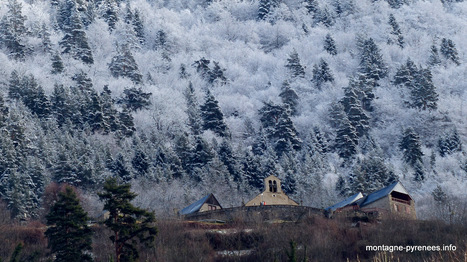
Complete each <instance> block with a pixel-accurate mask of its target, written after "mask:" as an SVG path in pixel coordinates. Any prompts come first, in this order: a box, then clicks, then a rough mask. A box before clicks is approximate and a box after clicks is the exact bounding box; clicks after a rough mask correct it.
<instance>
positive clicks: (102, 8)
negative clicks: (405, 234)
mask: <svg viewBox="0 0 467 262" xmlns="http://www.w3.org/2000/svg"><path fill="white" fill-rule="evenodd" d="M0 18H1V22H0V48H1V49H0V93H1V95H2V97H3V102H2V103H3V104H2V105H1V106H0V107H1V108H0V109H1V110H0V111H1V118H0V128H1V129H2V132H1V133H0V143H1V146H0V148H1V151H2V152H1V159H0V169H1V170H0V181H1V183H0V196H1V197H2V199H4V200H5V201H7V202H8V203H9V207H10V209H11V210H13V212H14V214H16V215H17V216H24V215H25V214H26V215H27V216H31V217H34V216H37V214H38V210H39V207H40V205H41V198H42V196H43V195H44V192H45V191H46V188H47V185H49V184H50V183H51V182H59V183H61V182H66V183H70V184H72V185H74V186H77V187H79V188H81V189H83V190H84V192H87V195H88V196H89V203H90V204H89V205H90V206H92V205H99V204H98V203H97V201H96V197H95V195H94V192H95V191H96V190H100V186H101V184H102V181H103V180H104V179H105V178H106V177H108V176H116V177H119V179H121V180H122V181H124V182H129V181H131V182H132V183H133V185H134V188H135V190H136V191H137V193H138V194H139V195H140V196H139V200H138V201H139V204H140V205H142V206H144V207H150V208H154V209H156V212H157V215H158V216H165V215H167V214H171V212H172V208H173V207H183V206H185V205H187V204H189V203H191V202H192V201H193V200H196V199H198V198H199V197H200V196H202V195H204V194H206V193H210V192H212V193H214V194H215V195H216V197H217V198H218V199H219V201H220V202H221V203H222V204H223V205H224V206H238V205H240V204H241V202H242V201H247V200H248V199H249V198H250V197H251V196H253V195H255V194H257V192H258V191H259V190H260V189H261V188H262V179H263V178H264V177H266V176H268V175H270V174H276V175H277V176H278V177H280V178H281V179H282V181H283V186H284V189H285V190H286V192H287V193H288V194H289V195H290V196H291V197H292V198H293V199H296V200H297V201H298V202H302V203H303V204H304V205H311V206H314V207H320V208H321V207H326V206H328V205H331V204H332V203H334V202H335V201H336V200H340V199H342V198H343V197H344V196H346V195H349V194H352V193H355V192H357V191H362V192H366V193H368V192H371V191H374V190H375V189H378V188H380V187H382V186H385V185H387V184H389V183H391V182H392V181H394V180H397V179H398V180H401V181H402V183H403V184H404V185H405V186H406V187H407V189H408V190H409V192H410V193H411V194H412V196H413V197H414V199H415V202H416V203H417V208H418V212H419V216H420V217H422V218H431V217H442V216H443V215H442V211H441V209H442V205H440V204H442V203H446V201H447V202H449V203H452V206H454V208H457V209H458V210H459V212H458V215H457V216H459V219H462V216H465V211H464V212H462V211H460V210H461V209H462V208H464V210H465V204H466V201H467V195H466V190H465V188H467V155H466V147H467V122H466V119H467V103H466V102H464V101H466V100H467V91H466V84H465V79H466V77H467V46H466V45H465V44H464V43H465V41H466V39H465V37H466V36H467V3H466V2H462V1H458V2H456V1H446V0H445V1H444V2H440V1H439V0H431V1H421V0H387V1H384V0H379V1H371V0H332V1H322V0H219V1H215V0H213V1H209V0H173V1H167V0H166V1H164V0H50V1H47V0H25V1H23V0H9V1H7V0H0ZM433 192H435V195H439V194H441V195H442V193H443V192H444V194H446V196H447V197H444V198H433ZM435 199H437V200H436V201H435ZM433 207H436V208H435V209H433ZM433 210H437V211H433ZM438 211H439V212H438Z"/></svg>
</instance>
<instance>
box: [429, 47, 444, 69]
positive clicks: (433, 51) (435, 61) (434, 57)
mask: <svg viewBox="0 0 467 262" xmlns="http://www.w3.org/2000/svg"><path fill="white" fill-rule="evenodd" d="M428 64H429V65H430V66H436V65H439V64H441V58H440V57H439V52H438V48H437V47H436V45H432V46H431V48H430V57H429V58H428Z"/></svg>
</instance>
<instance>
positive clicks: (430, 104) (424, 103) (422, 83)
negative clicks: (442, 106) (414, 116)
mask: <svg viewBox="0 0 467 262" xmlns="http://www.w3.org/2000/svg"><path fill="white" fill-rule="evenodd" d="M432 78H433V76H432V74H431V71H430V69H428V68H420V70H419V71H418V73H417V74H416V77H415V82H414V84H413V85H412V87H411V89H410V98H411V102H410V103H409V105H410V106H411V107H415V108H418V109H421V110H427V109H428V110H436V109H437V108H438V103H437V102H438V96H439V95H438V93H437V92H436V87H435V85H434V84H433V79H432Z"/></svg>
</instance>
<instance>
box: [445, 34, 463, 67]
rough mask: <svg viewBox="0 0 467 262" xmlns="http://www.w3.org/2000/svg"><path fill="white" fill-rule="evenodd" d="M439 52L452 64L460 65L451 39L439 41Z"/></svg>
mask: <svg viewBox="0 0 467 262" xmlns="http://www.w3.org/2000/svg"><path fill="white" fill-rule="evenodd" d="M440 52H441V54H442V55H443V57H444V58H446V59H447V60H451V61H452V62H454V64H456V65H460V61H459V54H458V52H457V48H456V45H455V44H454V42H453V41H452V40H451V39H447V38H443V39H442V40H441V47H440Z"/></svg>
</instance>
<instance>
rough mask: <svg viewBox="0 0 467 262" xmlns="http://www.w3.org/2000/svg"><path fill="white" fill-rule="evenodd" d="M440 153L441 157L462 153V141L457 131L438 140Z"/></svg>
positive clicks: (448, 133)
mask: <svg viewBox="0 0 467 262" xmlns="http://www.w3.org/2000/svg"><path fill="white" fill-rule="evenodd" d="M438 151H439V154H440V156H441V157H445V156H446V155H450V154H452V153H455V152H461V151H462V141H461V139H460V137H459V133H457V130H456V129H453V130H452V131H450V132H447V133H444V134H443V136H442V137H440V138H439V139H438Z"/></svg>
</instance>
